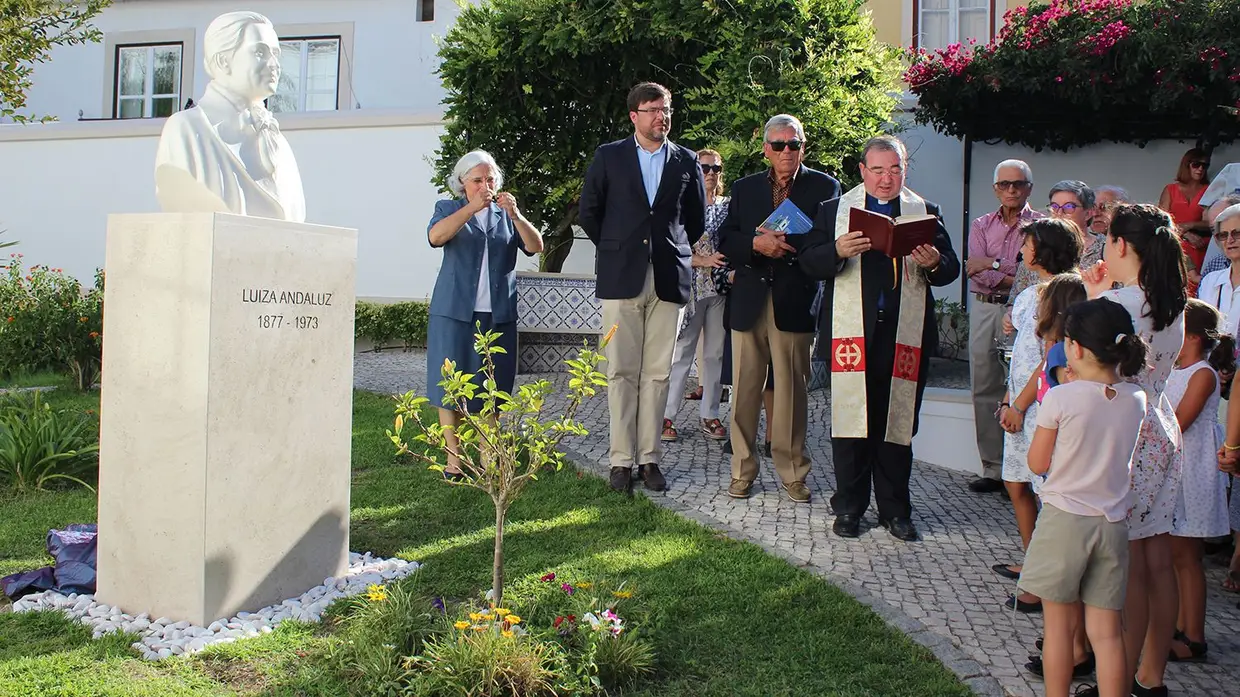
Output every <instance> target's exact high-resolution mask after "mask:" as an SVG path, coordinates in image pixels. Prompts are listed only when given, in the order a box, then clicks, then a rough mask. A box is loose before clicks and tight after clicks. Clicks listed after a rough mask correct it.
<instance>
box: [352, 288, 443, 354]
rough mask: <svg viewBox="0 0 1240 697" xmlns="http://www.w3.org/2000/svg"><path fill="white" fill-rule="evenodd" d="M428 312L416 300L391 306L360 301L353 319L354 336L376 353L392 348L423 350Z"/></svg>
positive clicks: (426, 308)
mask: <svg viewBox="0 0 1240 697" xmlns="http://www.w3.org/2000/svg"><path fill="white" fill-rule="evenodd" d="M429 309H430V306H429V305H428V304H427V303H424V302H419V301H416V300H411V301H408V302H399V303H390V304H380V303H370V302H365V301H360V302H358V303H357V309H356V311H355V315H354V320H353V335H354V336H355V337H357V338H359V339H367V340H369V341H370V342H371V343H373V344H374V346H375V348H374V350H375V351H381V350H383V349H385V348H393V347H394V346H401V347H403V348H404V349H405V350H408V349H410V348H415V347H416V348H424V347H425V346H426V328H427V324H428V323H429V321H430V314H429V312H428V310H429ZM393 341H395V342H398V343H396V344H393V343H392V342H393Z"/></svg>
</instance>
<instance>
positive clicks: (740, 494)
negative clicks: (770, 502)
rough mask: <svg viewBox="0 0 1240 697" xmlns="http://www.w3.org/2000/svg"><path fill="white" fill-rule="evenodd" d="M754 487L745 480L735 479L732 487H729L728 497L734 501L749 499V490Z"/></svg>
mask: <svg viewBox="0 0 1240 697" xmlns="http://www.w3.org/2000/svg"><path fill="white" fill-rule="evenodd" d="M751 487H753V482H747V481H745V480H744V479H733V480H732V484H731V486H729V487H728V496H731V497H732V498H734V499H747V498H749V495H750V492H749V489H750V488H751Z"/></svg>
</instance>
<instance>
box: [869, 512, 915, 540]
mask: <svg viewBox="0 0 1240 697" xmlns="http://www.w3.org/2000/svg"><path fill="white" fill-rule="evenodd" d="M878 524H879V525H881V526H883V527H884V528H887V532H889V533H891V536H892V537H894V538H896V539H897V540H904V541H905V542H913V541H915V540H916V539H917V528H915V527H913V521H911V520H909V519H908V518H891V519H889V520H879V521H878Z"/></svg>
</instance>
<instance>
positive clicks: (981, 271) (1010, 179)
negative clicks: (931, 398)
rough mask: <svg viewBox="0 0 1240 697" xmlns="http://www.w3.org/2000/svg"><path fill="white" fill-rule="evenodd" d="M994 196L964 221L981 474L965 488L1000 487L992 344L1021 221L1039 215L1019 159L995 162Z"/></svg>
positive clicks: (998, 364) (1000, 388)
mask: <svg viewBox="0 0 1240 697" xmlns="http://www.w3.org/2000/svg"><path fill="white" fill-rule="evenodd" d="M994 190H995V198H997V199H999V209H998V210H996V211H994V212H992V213H987V214H986V215H983V216H981V217H980V218H978V219H977V220H974V221H973V224H972V225H970V226H969V254H968V259H967V261H966V262H965V273H966V274H968V276H969V378H970V382H971V383H972V388H973V423H974V427H975V428H976V430H977V451H978V453H979V454H980V455H981V459H982V476H981V477H978V478H977V479H975V480H973V481H972V482H970V483H969V489H970V490H971V491H974V492H977V493H979V494H981V493H989V492H998V491H1003V481H1002V477H1001V475H1002V474H1003V428H1002V427H1000V426H999V422H998V421H997V420H996V419H995V418H994V413H995V407H996V406H997V405H998V404H999V402H1001V401H1003V394H1004V392H1005V391H1006V390H1007V371H1006V370H1005V369H1004V367H1003V361H1002V360H1000V355H999V351H998V347H999V346H1001V345H1003V344H1006V343H1007V342H1006V340H1005V339H1004V336H1003V334H1004V333H1003V313H1004V310H1005V308H1006V307H1007V302H1008V296H1009V293H1010V292H1011V290H1012V283H1013V282H1015V280H1016V269H1017V266H1018V263H1017V261H1016V258H1017V256H1018V255H1019V254H1020V247H1021V245H1022V244H1023V243H1024V239H1025V236H1024V234H1023V233H1022V232H1021V228H1022V227H1023V226H1024V224H1025V223H1028V222H1030V221H1032V220H1037V219H1038V218H1041V217H1043V215H1042V214H1041V213H1039V212H1038V211H1035V210H1034V209H1033V208H1032V207H1031V206H1030V205H1029V194H1031V193H1032V192H1033V170H1031V169H1030V168H1029V165H1028V163H1026V162H1023V161H1021V160H1004V161H1003V162H1000V163H999V164H998V165H997V166H995V177H994Z"/></svg>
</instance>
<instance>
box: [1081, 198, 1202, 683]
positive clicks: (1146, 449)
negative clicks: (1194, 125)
mask: <svg viewBox="0 0 1240 697" xmlns="http://www.w3.org/2000/svg"><path fill="white" fill-rule="evenodd" d="M1185 274H1186V267H1185V261H1184V253H1183V252H1182V251H1181V250H1180V238H1179V235H1178V234H1177V233H1176V231H1175V224H1174V223H1173V222H1172V220H1171V217H1170V216H1169V215H1167V214H1166V213H1164V212H1163V211H1161V210H1159V209H1158V208H1157V207H1156V206H1152V205H1149V204H1136V205H1121V206H1119V207H1118V208H1116V210H1115V215H1114V217H1113V218H1112V221H1111V229H1110V231H1109V232H1108V233H1107V241H1106V249H1105V251H1104V253H1103V260H1102V261H1100V262H1098V263H1097V264H1095V265H1094V266H1091V267H1089V268H1087V269H1083V270H1082V272H1081V277H1082V279H1083V280H1084V281H1085V287H1086V289H1087V290H1088V292H1089V295H1090V297H1091V298H1094V297H1103V298H1107V299H1110V300H1114V301H1115V302H1117V303H1119V304H1121V305H1123V306H1124V308H1125V309H1126V310H1128V314H1129V315H1130V316H1131V317H1132V320H1133V324H1134V325H1135V326H1136V328H1137V333H1138V334H1139V335H1140V336H1141V338H1142V339H1144V340H1145V342H1146V344H1148V345H1149V346H1150V353H1149V357H1148V358H1147V360H1146V366H1145V369H1144V370H1142V371H1141V373H1140V374H1139V375H1137V376H1136V377H1135V378H1133V381H1134V382H1135V383H1136V384H1137V385H1139V386H1140V387H1141V389H1142V390H1144V391H1145V395H1146V398H1147V404H1148V406H1147V409H1146V415H1145V421H1144V422H1142V424H1141V436H1140V438H1139V439H1138V441H1137V449H1136V453H1135V454H1134V456H1133V462H1132V491H1133V495H1134V501H1133V506H1132V508H1131V510H1130V511H1129V514H1128V539H1129V575H1128V597H1127V602H1126V605H1125V607H1124V646H1125V649H1126V651H1127V654H1128V662H1129V664H1128V668H1129V675H1130V676H1135V680H1134V683H1133V688H1132V694H1133V695H1136V696H1137V697H1145V696H1146V695H1165V694H1167V688H1166V686H1165V685H1163V673H1164V672H1165V671H1166V668H1167V656H1168V654H1169V652H1170V650H1171V640H1172V636H1173V635H1174V633H1175V623H1176V617H1177V614H1178V610H1179V591H1178V588H1177V586H1176V577H1175V569H1174V567H1173V566H1172V562H1171V530H1172V522H1173V518H1174V514H1175V507H1176V502H1177V501H1178V500H1179V496H1180V478H1181V470H1182V468H1183V460H1182V457H1181V453H1180V444H1181V436H1180V425H1179V423H1178V422H1177V421H1176V417H1175V407H1173V406H1172V405H1171V400H1170V399H1169V398H1168V397H1167V395H1166V389H1167V379H1168V378H1169V377H1170V376H1171V371H1172V369H1173V368H1174V366H1175V360H1176V358H1177V357H1178V356H1179V355H1180V349H1181V347H1182V346H1183V344H1184V307H1185V305H1186V304H1187V302H1188V296H1187V292H1186V290H1185V286H1186V283H1185ZM1116 282H1118V283H1121V284H1122V287H1121V288H1119V289H1118V290H1113V289H1112V284H1113V283H1116ZM1138 661H1139V662H1140V665H1139V666H1138ZM1138 668H1139V670H1138Z"/></svg>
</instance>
